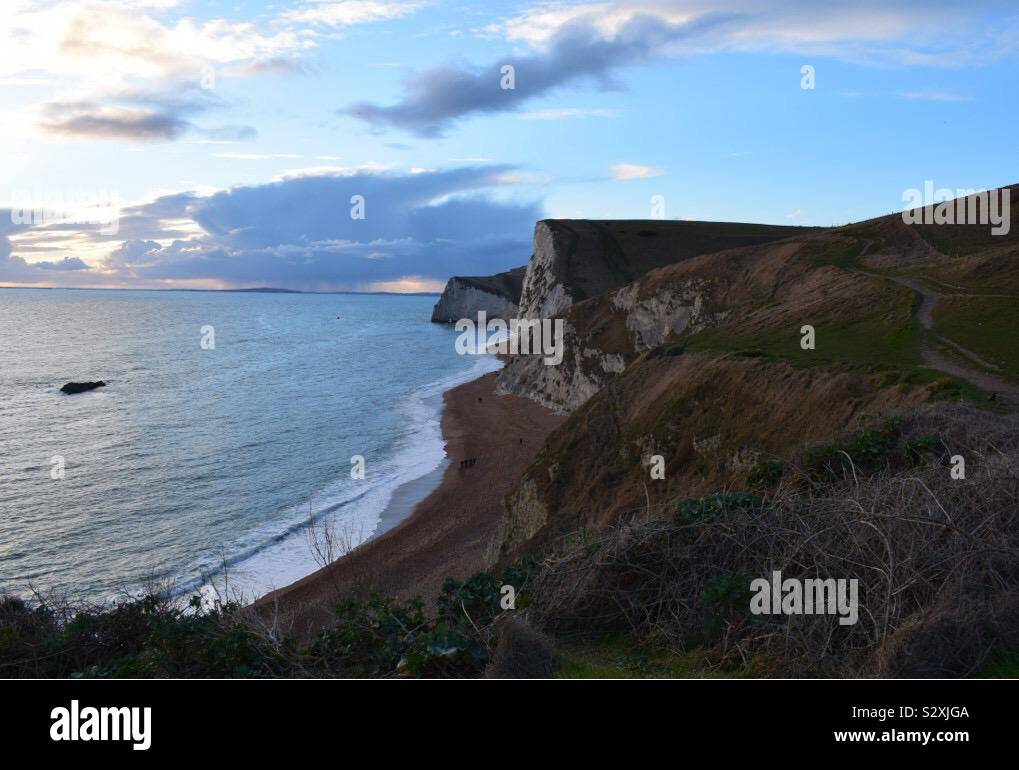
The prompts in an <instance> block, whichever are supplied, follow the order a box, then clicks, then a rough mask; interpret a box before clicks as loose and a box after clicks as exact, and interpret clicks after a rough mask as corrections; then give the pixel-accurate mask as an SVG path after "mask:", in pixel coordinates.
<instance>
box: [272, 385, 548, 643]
mask: <svg viewBox="0 0 1019 770" xmlns="http://www.w3.org/2000/svg"><path fill="white" fill-rule="evenodd" d="M495 377H496V375H495V373H494V372H493V373H489V374H486V375H484V376H482V377H479V378H478V379H476V380H472V381H471V382H468V383H465V384H463V385H459V386H457V387H455V388H452V389H450V390H448V391H446V393H445V394H444V396H443V410H442V419H441V426H442V435H443V439H444V441H445V443H446V456H447V461H446V463H445V469H444V470H442V471H441V473H442V478H441V481H440V482H439V484H438V487H436V488H435V489H434V491H432V492H431V493H430V494H428V495H427V497H425V498H424V499H423V500H421V501H420V502H418V503H417V505H416V506H414V507H413V511H412V512H411V513H410V514H409V515H406V512H407V509H408V508H409V507H410V505H411V504H412V503H413V501H415V500H416V499H419V498H420V495H421V494H423V489H425V488H427V487H428V486H429V485H430V484H434V477H432V478H430V477H424V478H422V479H419V480H417V481H416V482H413V483H412V484H408V485H405V486H404V487H401V488H400V489H399V490H397V492H396V493H395V494H394V498H393V501H392V502H391V504H390V506H389V508H388V509H387V511H386V513H385V514H383V520H382V522H381V523H380V531H381V534H379V535H378V536H376V537H374V538H372V539H371V540H369V541H368V542H366V543H364V544H363V545H361V546H360V547H358V548H356V549H354V550H353V551H351V552H350V553H349V554H347V555H346V556H344V557H342V558H340V559H338V560H336V561H335V562H333V563H332V564H329V565H327V566H326V567H323V568H322V569H319V570H318V571H316V572H314V573H312V574H311V575H308V576H307V577H305V578H302V579H301V580H298V581H297V582H295V583H293V584H291V585H289V586H286V587H284V588H281V589H278V590H276V591H273V592H272V593H269V594H267V595H266V596H264V597H262V598H261V599H259V600H258V601H257V602H256V603H255V608H256V609H258V610H259V611H260V613H262V614H263V615H264V616H269V617H275V618H277V619H278V621H279V622H280V623H282V624H283V625H284V626H290V627H292V628H293V630H294V631H296V632H298V633H302V634H306V633H309V632H313V631H314V630H315V629H316V628H319V627H321V626H322V625H323V624H326V623H328V621H329V618H330V617H331V614H332V607H333V605H334V604H335V602H336V600H337V599H339V598H341V597H343V596H347V595H352V594H363V593H366V592H368V591H376V592H378V593H380V594H384V595H387V596H394V597H396V598H398V599H410V598H412V597H414V596H421V597H423V598H424V599H425V601H426V602H430V601H432V600H434V598H435V597H436V596H437V595H438V593H439V590H440V589H441V587H442V583H443V581H444V580H445V579H446V578H447V577H454V578H463V577H466V576H468V575H470V574H472V573H474V572H476V571H478V570H481V569H484V568H486V567H487V566H489V565H488V564H486V563H485V552H486V550H487V548H488V546H489V543H490V542H491V540H492V538H493V537H494V536H495V534H496V533H497V532H498V529H499V526H500V524H501V521H502V516H503V506H502V500H503V497H504V496H505V495H506V494H507V493H508V492H510V491H511V489H512V488H513V486H514V484H515V483H516V481H517V480H518V479H519V477H520V475H521V473H522V472H523V470H524V469H525V468H526V467H527V465H528V464H529V463H530V462H531V461H532V460H533V458H534V456H535V455H536V454H537V452H538V450H539V449H540V448H541V446H542V445H543V443H544V441H545V437H546V436H547V435H548V434H549V433H550V432H551V431H552V430H553V429H554V428H555V427H556V426H557V425H559V424H560V423H561V422H562V421H563V419H564V418H563V417H561V416H559V415H556V414H553V413H552V412H551V411H550V410H548V409H546V408H545V407H543V406H541V405H539V404H537V403H535V402H533V401H530V400H529V399H525V398H521V397H519V396H510V395H496V393H495ZM467 458H476V459H475V463H474V465H473V466H472V467H468V468H461V467H460V460H462V459H467ZM401 517H402V518H401Z"/></svg>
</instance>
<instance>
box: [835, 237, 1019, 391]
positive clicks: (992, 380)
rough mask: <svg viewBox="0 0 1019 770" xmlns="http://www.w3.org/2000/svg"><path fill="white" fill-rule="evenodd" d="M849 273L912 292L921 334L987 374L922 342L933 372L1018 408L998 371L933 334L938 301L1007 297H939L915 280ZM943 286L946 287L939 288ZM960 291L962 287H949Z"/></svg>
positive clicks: (1015, 387) (865, 247) (1016, 388)
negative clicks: (916, 304) (915, 298)
mask: <svg viewBox="0 0 1019 770" xmlns="http://www.w3.org/2000/svg"><path fill="white" fill-rule="evenodd" d="M872 243H873V241H870V240H867V241H866V242H865V243H864V245H863V248H862V249H860V253H859V254H858V255H857V257H856V258H857V259H860V258H862V257H863V256H864V255H865V254H866V253H867V250H868V249H870V247H871V244H872ZM849 270H850V271H851V272H853V273H859V274H860V275H865V276H868V277H869V278H881V279H884V280H888V281H893V282H894V283H897V284H899V285H900V286H905V287H906V288H907V289H910V290H911V291H914V292H916V293H917V294H919V295H920V307H919V308H917V311H916V317H917V320H918V321H919V322H920V326H922V327H923V329H924V331H926V332H927V333H928V336H929V337H930V338H933V339H935V340H937V342H938V343H940V344H941V345H944V346H945V347H947V348H949V349H950V350H952V351H954V352H955V353H956V354H957V355H959V356H961V357H962V358H964V359H966V360H968V361H970V362H971V363H973V364H975V365H976V366H979V367H982V368H984V369H989V370H991V371H990V372H986V371H978V370H976V369H971V368H969V367H967V366H962V365H961V364H959V363H958V362H957V361H954V360H952V359H951V358H948V357H947V356H945V355H944V353H942V352H941V351H940V350H938V349H937V348H936V347H934V346H933V345H931V344H930V343H929V342H928V340H926V339H925V340H924V341H923V342H922V344H921V347H920V357H921V358H922V359H923V362H924V363H925V364H927V365H928V366H929V367H931V368H933V369H938V370H940V371H942V372H945V373H946V374H951V375H953V376H955V377H958V378H959V379H962V380H966V381H967V382H969V383H970V384H972V385H975V386H976V387H978V388H980V389H981V390H983V391H986V392H988V393H991V394H997V397H998V398H1003V399H1004V400H1007V401H1009V402H1010V403H1011V404H1013V405H1016V406H1019V385H1015V384H1013V383H1011V382H1009V381H1008V380H1006V379H1003V378H1002V377H998V376H996V375H995V374H992V373H991V372H1000V371H1001V369H1000V367H998V366H995V365H994V364H992V363H990V362H988V361H985V360H984V359H982V358H981V357H980V356H978V355H977V354H976V353H974V352H973V351H971V350H967V349H966V348H964V347H962V346H961V345H959V344H957V343H955V342H952V340H949V339H946V338H944V337H942V336H941V335H939V334H937V333H936V332H935V331H934V325H935V324H934V308H935V307H936V306H937V304H938V301H939V300H940V299H941V298H942V297H965V298H967V299H979V298H1001V297H1007V298H1009V299H1015V298H1014V297H1011V296H1010V295H1002V294H941V293H939V292H936V291H933V290H932V289H929V288H928V287H927V286H926V285H924V283H923V282H922V281H920V280H917V279H915V278H906V277H903V276H896V275H881V274H880V273H871V272H868V271H867V270H861V269H860V268H856V267H851V268H849ZM941 285H947V284H941ZM953 288H962V287H953Z"/></svg>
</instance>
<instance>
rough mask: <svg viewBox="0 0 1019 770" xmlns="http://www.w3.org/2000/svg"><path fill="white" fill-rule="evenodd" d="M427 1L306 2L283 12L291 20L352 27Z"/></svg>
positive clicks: (401, 14) (406, 11)
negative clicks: (294, 8) (299, 6)
mask: <svg viewBox="0 0 1019 770" xmlns="http://www.w3.org/2000/svg"><path fill="white" fill-rule="evenodd" d="M423 5H425V3H424V2H411V1H410V0H405V1H404V2H399V1H396V2H394V1H392V0H339V2H319V3H315V4H306V5H304V6H302V7H301V8H298V9H296V10H293V11H285V12H284V13H282V14H280V18H281V19H286V20H288V21H299V22H306V23H309V24H322V25H324V26H327V27H350V26H353V25H355V24H369V23H372V22H378V21H389V20H392V19H399V18H402V17H404V16H408V15H410V14H412V13H414V12H416V11H417V10H418V9H420V8H421V7H422V6H423Z"/></svg>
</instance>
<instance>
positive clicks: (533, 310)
mask: <svg viewBox="0 0 1019 770" xmlns="http://www.w3.org/2000/svg"><path fill="white" fill-rule="evenodd" d="M573 239H574V236H573V235H572V234H570V233H569V232H568V231H566V230H563V229H561V228H557V227H555V226H554V225H552V224H550V223H548V222H538V224H537V225H536V226H535V228H534V255H533V256H532V257H531V261H530V262H528V263H527V272H526V273H525V275H524V286H523V289H522V291H521V293H520V317H521V318H551V317H553V316H557V315H562V314H563V313H565V312H566V311H567V310H568V309H569V308H570V306H571V305H572V304H573V298H572V297H571V296H570V294H569V292H568V291H567V288H566V286H565V285H564V284H563V282H562V280H563V276H564V275H566V264H565V260H566V259H567V258H568V255H569V253H570V251H571V250H572V240H573Z"/></svg>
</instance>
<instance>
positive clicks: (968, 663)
mask: <svg viewBox="0 0 1019 770" xmlns="http://www.w3.org/2000/svg"><path fill="white" fill-rule="evenodd" d="M1017 427H1019V425H1017V419H1016V418H1015V417H1014V416H1010V417H998V416H993V415H989V414H986V413H983V412H978V411H976V410H973V409H971V408H965V407H960V406H944V405H942V406H940V407H927V408H924V409H921V410H919V411H917V412H916V413H914V414H911V415H909V416H906V417H901V418H893V419H884V420H878V421H875V422H874V423H873V424H871V425H867V426H865V427H863V428H862V429H860V430H857V431H855V432H853V433H850V434H847V435H845V436H843V437H840V438H838V439H836V440H834V441H831V442H828V443H825V444H820V445H817V446H813V447H808V448H806V449H805V450H804V451H803V452H802V454H801V457H800V462H799V464H797V463H793V462H785V463H781V464H779V463H777V462H774V463H773V461H767V460H766V461H762V462H760V463H759V464H758V466H755V467H758V468H759V470H758V472H757V473H756V477H757V478H759V480H760V481H761V482H762V485H763V486H766V487H767V491H764V490H763V488H762V489H761V491H760V492H759V493H757V494H754V493H750V492H744V491H738V490H729V491H724V492H720V493H718V494H714V495H708V496H704V497H699V498H696V499H688V500H680V501H675V502H673V503H670V504H669V505H668V506H664V507H658V508H656V509H654V510H653V511H652V512H651V513H650V515H648V516H643V517H637V518H633V519H628V520H622V521H620V522H619V523H617V524H615V525H613V526H610V527H608V528H604V529H601V530H596V531H583V532H577V533H573V534H572V535H571V536H569V537H566V538H563V539H561V540H559V541H557V542H556V543H555V544H554V545H553V546H551V547H550V549H549V550H548V552H547V553H545V554H542V555H541V557H540V558H536V557H532V558H527V559H524V560H521V561H518V562H516V563H514V564H512V565H510V566H508V567H507V568H505V569H503V570H501V571H498V572H495V571H493V572H487V573H478V574H475V575H473V576H471V577H469V578H468V579H466V580H452V579H450V580H447V581H446V583H445V585H444V587H443V590H442V592H441V595H440V596H439V597H438V599H437V601H436V602H435V604H434V606H433V607H428V608H426V607H425V605H424V604H423V603H422V601H421V600H420V599H415V600H412V601H408V602H400V601H396V600H393V599H391V598H386V597H380V596H368V597H350V598H347V599H344V600H343V601H340V602H339V603H338V604H337V606H336V608H335V613H334V617H333V618H332V622H331V624H330V625H329V627H328V628H327V629H325V630H323V631H321V632H320V633H319V634H318V635H317V636H315V637H314V638H311V639H298V638H296V637H295V636H293V635H291V634H288V633H282V632H280V631H278V630H275V629H278V628H279V627H280V625H281V624H279V623H277V622H276V620H277V619H273V618H266V617H264V616H262V615H259V614H258V613H256V612H255V611H254V610H252V609H251V608H245V607H241V606H238V605H235V604H223V605H216V606H213V607H208V606H206V604H205V603H203V602H202V601H201V600H199V599H198V598H197V597H195V598H192V599H191V600H189V601H185V600H180V599H178V600H174V599H171V598H167V597H145V598H142V599H138V600H135V601H129V602H126V603H124V604H121V605H118V606H115V607H105V608H97V607H91V608H88V607H86V608H72V607H68V606H65V605H59V604H57V603H54V602H47V601H41V600H39V601H35V602H32V603H29V602H26V601H23V600H21V599H17V598H14V597H10V596H7V597H3V598H0V674H2V675H4V676H29V677H31V676H76V677H117V676H185V677H201V676H259V677H276V676H302V677H308V676H340V677H351V676H369V677H390V676H419V677H436V676H443V677H450V676H481V675H486V674H487V675H491V676H550V675H553V674H555V675H558V676H564V677H598V676H613V677H617V676H621V677H631V676H639V677H664V676H669V677H673V676H748V675H749V676H768V675H786V676H789V675H793V676H811V675H817V676H872V675H879V676H900V675H913V676H916V675H920V676H926V675H952V676H960V675H969V674H980V675H986V676H1014V675H1015V672H1016V670H1017V669H1016V661H1017V660H1019V657H1017V654H1019V526H1017V525H1019V487H1017V486H1016V478H1017V477H1019V474H1017V470H1019V430H1017ZM957 454H958V455H962V456H963V457H964V458H965V459H966V463H967V468H966V477H965V478H963V479H956V478H952V477H951V475H950V474H949V472H948V470H949V458H950V457H951V456H953V455H957ZM751 475H755V474H753V473H752V474H751ZM774 570H778V571H780V572H781V573H782V575H783V576H784V577H798V578H803V579H806V578H815V577H816V578H821V579H828V578H839V579H846V580H856V581H858V584H859V597H860V611H859V616H858V622H857V623H855V624H853V625H841V624H839V623H838V618H837V617H836V616H835V615H831V614H814V615H770V614H769V615H754V614H752V613H751V612H750V602H749V596H750V589H749V586H750V582H751V580H753V579H755V578H759V577H766V576H769V575H771V574H772V572H773V571H774ZM507 585H510V586H513V589H514V590H513V594H514V597H513V598H514V599H515V602H514V604H513V606H512V607H507V606H504V604H503V600H504V598H505V592H504V586H507Z"/></svg>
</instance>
